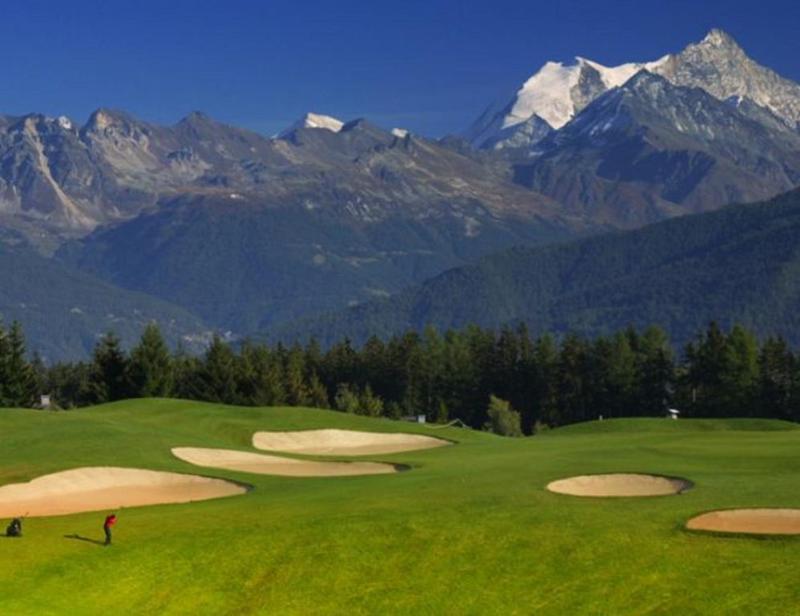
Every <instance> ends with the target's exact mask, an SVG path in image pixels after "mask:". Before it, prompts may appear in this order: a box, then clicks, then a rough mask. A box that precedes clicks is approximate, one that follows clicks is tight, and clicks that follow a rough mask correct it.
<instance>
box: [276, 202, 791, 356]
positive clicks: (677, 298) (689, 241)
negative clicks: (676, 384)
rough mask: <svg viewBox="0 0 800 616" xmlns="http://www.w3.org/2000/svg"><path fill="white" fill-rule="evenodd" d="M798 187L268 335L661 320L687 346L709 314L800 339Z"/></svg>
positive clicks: (361, 336)
mask: <svg viewBox="0 0 800 616" xmlns="http://www.w3.org/2000/svg"><path fill="white" fill-rule="evenodd" d="M798 237H800V191H797V190H795V191H793V192H791V193H788V194H786V195H783V196H781V197H779V198H776V199H775V200H773V201H771V202H767V203H760V204H753V205H746V206H732V207H729V208H725V209H723V210H721V211H718V212H714V213H710V214H702V215H697V216H687V217H682V218H676V219H673V220H670V221H666V222H662V223H658V224H655V225H651V226H649V227H645V228H643V229H640V230H637V231H629V232H624V233H614V234H609V235H603V236H599V237H595V238H590V239H586V240H581V241H577V242H570V243H566V244H561V245H558V246H551V247H543V248H516V249H513V250H510V251H506V252H503V253H499V254H497V255H493V256H490V257H487V258H484V259H482V260H480V261H479V262H478V263H477V264H476V265H472V266H467V267H462V268H457V269H454V270H451V271H449V272H445V273H444V274H442V275H440V276H437V277H435V278H433V279H431V280H430V281H428V282H426V283H425V284H423V285H421V286H419V287H416V288H413V289H410V290H408V291H406V292H403V293H401V294H399V295H397V296H395V297H392V298H389V299H387V300H383V301H375V302H370V303H367V304H364V305H362V306H358V307H355V308H352V309H350V310H347V311H344V312H340V313H336V314H329V315H327V316H325V317H322V318H319V319H315V320H306V321H301V322H299V323H296V324H295V325H294V326H292V327H290V328H284V329H283V330H280V331H275V332H272V336H273V337H274V338H281V339H283V340H287V341H288V340H293V339H295V338H306V337H309V336H316V337H317V338H319V339H320V340H322V341H323V342H331V341H333V340H336V339H339V338H341V337H343V336H348V337H350V338H351V339H353V340H355V341H358V342H361V341H363V340H365V339H366V338H367V337H368V336H369V335H371V334H380V335H389V334H392V333H396V332H400V331H404V330H406V329H417V330H420V329H422V328H424V327H425V326H426V325H434V326H436V327H437V328H440V329H446V328H451V327H463V326H465V325H468V324H470V323H477V324H479V325H484V326H499V325H502V324H509V323H517V322H525V323H527V324H528V325H529V326H530V327H531V328H533V330H534V331H555V332H564V331H568V330H574V331H578V332H582V333H586V334H597V333H600V332H608V331H613V330H616V329H619V328H623V327H626V326H627V325H635V326H637V327H644V326H647V325H650V324H658V325H661V326H662V327H664V328H665V329H667V330H668V331H669V332H670V334H671V335H672V336H673V339H674V340H675V341H676V342H685V341H686V340H687V339H688V338H689V337H690V336H692V335H693V334H694V333H696V332H697V331H698V330H699V329H700V328H702V327H704V326H705V325H706V323H707V322H708V321H709V320H712V319H714V320H717V321H720V322H722V323H723V324H725V325H728V324H730V323H733V322H734V321H738V322H741V323H743V324H746V325H747V326H749V327H751V328H753V329H754V330H755V331H757V332H760V333H762V334H782V335H784V336H786V337H787V338H788V339H790V340H791V341H792V342H793V343H795V344H796V343H800V246H799V245H798V243H797V238H798Z"/></svg>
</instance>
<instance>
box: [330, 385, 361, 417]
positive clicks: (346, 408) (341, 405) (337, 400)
mask: <svg viewBox="0 0 800 616" xmlns="http://www.w3.org/2000/svg"><path fill="white" fill-rule="evenodd" d="M333 406H334V408H336V410H337V411H342V412H343V413H357V412H358V406H359V401H358V395H356V393H355V392H353V390H352V389H350V385H348V384H347V383H339V385H338V386H337V388H336V396H334V399H333Z"/></svg>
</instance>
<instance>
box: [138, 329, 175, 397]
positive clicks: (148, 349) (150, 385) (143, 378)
mask: <svg viewBox="0 0 800 616" xmlns="http://www.w3.org/2000/svg"><path fill="white" fill-rule="evenodd" d="M129 371H130V380H131V387H132V393H133V395H135V396H139V397H143V398H154V397H159V398H167V397H169V396H171V395H172V392H173V388H174V385H175V372H174V365H173V361H172V357H171V356H170V353H169V349H168V348H167V345H166V343H165V342H164V338H163V337H162V336H161V331H160V330H159V329H158V325H156V324H155V323H150V324H149V325H148V326H147V327H146V328H145V330H144V332H143V333H142V337H141V340H140V341H139V344H138V345H137V346H136V347H135V348H134V349H133V350H132V351H131V357H130V364H129Z"/></svg>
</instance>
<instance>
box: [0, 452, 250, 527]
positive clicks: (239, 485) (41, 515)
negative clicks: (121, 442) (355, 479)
mask: <svg viewBox="0 0 800 616" xmlns="http://www.w3.org/2000/svg"><path fill="white" fill-rule="evenodd" d="M83 469H92V470H98V469H112V470H118V469H119V470H129V471H146V472H148V473H149V472H152V473H162V474H165V475H173V476H175V475H179V476H183V477H189V478H195V479H206V480H209V481H213V482H222V483H225V484H229V485H231V486H235V487H237V488H240V489H241V490H242V491H241V492H238V493H230V494H220V495H214V496H210V497H207V498H199V499H190V500H177V501H162V502H143V503H137V504H125V505H118V506H104V507H100V508H95V507H93V506H92V507H91V508H89V509H82V510H77V511H59V512H55V513H33V514H25V516H24V517H30V518H51V517H64V516H71V515H83V514H87V513H97V512H98V511H106V510H110V509H117V510H120V509H134V508H136V509H138V508H141V507H161V506H175V505H191V504H195V503H202V502H205V501H212V500H221V499H225V498H231V497H234V496H245V495H247V494H249V493H250V492H252V491H253V490H255V486H253V485H251V484H249V483H247V482H244V481H240V480H237V479H228V478H226V477H218V476H213V475H208V474H204V473H187V472H183V471H175V470H164V469H154V468H140V467H131V466H111V465H104V466H76V467H72V468H66V469H61V470H55V471H52V472H46V473H44V474H42V475H37V476H36V477H32V478H31V479H28V480H22V481H16V482H14V483H10V484H3V485H2V486H0V488H2V487H6V486H24V485H27V484H30V483H31V482H33V481H35V480H37V479H41V478H44V477H48V476H51V475H59V474H62V473H67V472H69V471H79V470H83ZM139 487H140V486H139ZM102 489H136V487H134V486H121V487H116V486H115V487H114V488H102ZM77 493H78V494H82V493H83V491H81V490H78V491H77ZM89 493H91V491H89ZM74 496H75V493H74V492H73V493H68V494H66V496H62V495H56V496H53V497H52V498H66V499H69V498H73V497H74ZM23 502H24V501H23ZM4 504H5V503H3V504H0V506H3V505H4ZM17 515H19V514H17Z"/></svg>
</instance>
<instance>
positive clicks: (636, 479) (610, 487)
mask: <svg viewBox="0 0 800 616" xmlns="http://www.w3.org/2000/svg"><path fill="white" fill-rule="evenodd" d="M690 487H692V483H691V482H690V481H687V480H686V479H680V478H678V477H662V476H659V475H641V474H637V473H611V474H607V475H579V476H577V477H568V478H566V479H559V480H558V481H553V482H551V483H549V484H547V489H548V490H550V491H551V492H558V493H559V494H571V495H573V496H663V495H666V494H680V493H681V492H683V491H684V490H687V489H689V488H690Z"/></svg>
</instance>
